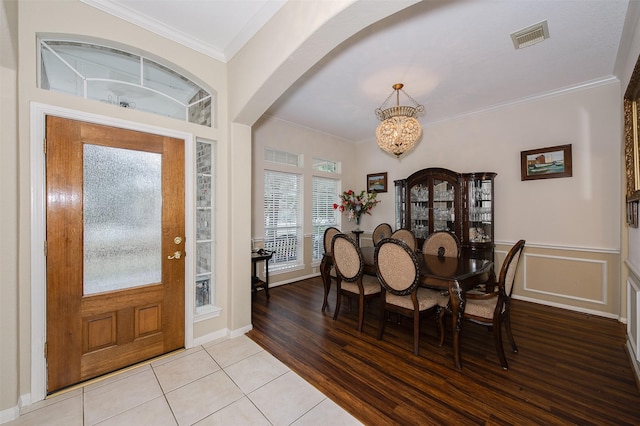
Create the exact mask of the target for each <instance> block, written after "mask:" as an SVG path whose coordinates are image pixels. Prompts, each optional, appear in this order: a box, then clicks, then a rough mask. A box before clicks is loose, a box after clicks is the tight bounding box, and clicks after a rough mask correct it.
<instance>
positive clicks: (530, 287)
mask: <svg viewBox="0 0 640 426" xmlns="http://www.w3.org/2000/svg"><path fill="white" fill-rule="evenodd" d="M510 248H511V245H510V244H507V243H498V244H496V250H495V253H496V255H495V258H496V272H497V271H499V269H498V268H499V267H500V266H501V264H502V260H503V259H504V256H505V254H506V253H507V251H508V250H509V249H510ZM520 262H521V263H520V267H519V270H518V274H517V276H516V282H515V287H514V290H513V297H514V298H516V299H522V300H528V301H531V302H535V303H542V304H544V305H549V306H557V307H560V308H565V309H570V310H574V311H578V312H585V313H589V314H594V315H599V316H604V317H609V318H616V319H620V317H621V310H622V309H623V306H622V304H621V300H622V297H623V296H624V294H623V293H622V291H623V289H624V288H625V285H624V283H623V282H622V281H621V278H620V267H621V260H620V252H619V251H614V250H604V249H588V248H564V247H551V246H541V245H535V244H527V245H525V249H524V254H523V257H522V259H521V261H520Z"/></svg>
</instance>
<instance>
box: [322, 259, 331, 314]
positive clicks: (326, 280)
mask: <svg viewBox="0 0 640 426" xmlns="http://www.w3.org/2000/svg"><path fill="white" fill-rule="evenodd" d="M330 269H331V261H330V260H329V258H328V257H327V256H326V255H325V256H322V261H321V262H320V276H321V277H322V284H323V285H324V300H323V301H322V312H324V311H325V310H326V309H327V307H328V306H329V291H330V290H331V277H330V276H329V271H330Z"/></svg>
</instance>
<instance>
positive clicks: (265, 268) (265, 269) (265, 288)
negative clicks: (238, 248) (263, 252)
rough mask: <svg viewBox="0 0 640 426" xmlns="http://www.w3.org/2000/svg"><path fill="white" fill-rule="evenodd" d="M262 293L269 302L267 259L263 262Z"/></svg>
mask: <svg viewBox="0 0 640 426" xmlns="http://www.w3.org/2000/svg"><path fill="white" fill-rule="evenodd" d="M264 281H265V285H264V292H265V294H266V296H267V300H269V259H266V260H265V261H264Z"/></svg>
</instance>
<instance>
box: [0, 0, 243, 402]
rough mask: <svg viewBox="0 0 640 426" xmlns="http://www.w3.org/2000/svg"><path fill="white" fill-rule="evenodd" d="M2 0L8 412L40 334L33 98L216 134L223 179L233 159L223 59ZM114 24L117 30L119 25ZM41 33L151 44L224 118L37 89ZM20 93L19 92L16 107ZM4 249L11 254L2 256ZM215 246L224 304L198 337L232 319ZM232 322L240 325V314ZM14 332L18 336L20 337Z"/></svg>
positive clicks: (1, 303)
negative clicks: (199, 120) (200, 121)
mask: <svg viewBox="0 0 640 426" xmlns="http://www.w3.org/2000/svg"><path fill="white" fill-rule="evenodd" d="M2 4H3V9H5V10H4V11H3V14H2V17H3V19H8V18H9V17H11V18H12V22H11V24H12V25H10V26H5V25H4V22H3V25H2V29H3V31H5V28H7V29H11V30H12V31H14V32H13V33H12V34H11V35H12V36H13V37H5V34H4V33H3V34H2V58H3V63H2V66H3V67H2V87H3V90H2V106H3V110H2V114H1V120H2V128H3V131H2V132H1V134H2V136H1V137H2V155H1V156H0V161H1V162H2V167H0V169H1V170H0V173H2V179H0V182H2V186H1V187H0V188H1V189H0V190H1V191H2V192H1V195H2V198H3V200H5V201H6V202H7V204H6V205H5V204H3V209H2V215H3V218H2V219H3V220H2V221H0V222H1V223H2V225H0V226H3V235H5V236H8V237H9V238H8V239H7V241H8V242H7V243H6V244H3V245H2V249H0V250H3V251H5V250H7V251H10V253H3V262H1V265H2V266H1V268H2V274H1V276H2V279H1V280H0V282H1V286H2V297H1V298H0V312H2V322H1V324H0V331H1V332H2V337H3V339H2V348H1V350H0V353H1V354H2V359H1V363H0V377H1V379H2V387H1V388H2V391H1V396H0V413H2V414H3V415H6V412H7V411H6V409H9V411H11V410H15V407H16V406H17V401H18V398H22V403H29V401H30V393H31V389H30V386H31V367H32V363H31V361H32V360H31V343H32V341H33V340H32V339H38V338H39V336H32V334H31V315H32V311H31V288H32V285H34V284H37V283H33V282H32V281H31V271H32V268H38V267H42V266H41V265H40V266H38V265H34V264H32V262H31V255H30V253H31V249H32V247H31V246H30V241H31V237H32V235H31V228H30V214H31V213H30V194H31V188H32V187H33V186H34V185H36V183H35V182H31V180H30V173H31V167H32V163H31V160H32V159H31V157H30V151H29V147H30V137H31V131H32V130H33V129H34V128H35V127H34V126H36V123H32V122H30V105H31V103H32V102H37V103H41V104H46V105H49V106H51V107H54V108H65V109H70V110H75V111H80V112H82V113H88V114H95V115H97V116H101V117H106V118H109V119H116V120H123V121H127V122H134V123H140V124H141V125H144V126H153V127H154V128H161V129H168V130H169V131H178V132H182V133H186V134H190V135H192V137H193V141H195V140H196V138H205V139H208V140H213V141H216V156H217V162H216V167H217V171H218V173H219V178H220V180H221V181H223V182H225V181H229V179H228V178H227V175H228V174H229V169H230V161H229V147H228V143H227V139H228V136H227V133H228V127H227V125H226V123H227V121H228V120H227V110H226V105H227V91H226V80H227V75H226V65H225V64H223V63H220V62H218V61H216V60H213V59H211V58H209V57H207V56H205V55H202V54H200V53H197V52H195V51H193V50H191V49H188V48H186V47H184V46H181V45H178V44H176V43H172V42H169V41H167V40H166V39H164V38H161V37H159V36H156V35H153V34H151V33H149V32H147V31H145V30H142V29H141V28H139V27H138V26H135V25H131V24H127V23H125V22H123V21H121V20H118V19H116V18H113V17H112V16H110V15H108V14H106V13H103V12H100V11H98V10H97V9H95V8H93V7H90V6H87V5H85V4H84V3H81V2H80V1H62V2H50V1H29V2H13V1H10V2H8V3H7V2H3V3H2ZM16 12H17V13H16ZM114 28H117V29H118V30H117V31H114ZM37 33H47V34H71V35H79V36H84V37H87V36H90V37H92V38H95V39H104V40H107V41H109V42H110V43H120V44H122V45H123V46H130V47H131V48H133V49H138V50H139V52H138V53H143V52H147V53H148V54H150V55H151V56H155V57H158V58H163V60H164V61H168V62H170V63H173V64H177V65H178V66H179V67H181V71H183V72H184V71H186V72H187V73H188V75H191V76H192V77H193V78H194V79H195V80H197V81H199V82H201V83H203V84H205V85H206V86H208V87H209V88H211V89H212V90H213V91H214V92H215V93H216V95H217V102H216V113H217V117H216V118H217V120H216V122H218V123H222V125H221V126H218V127H217V128H206V127H203V126H198V125H195V124H191V123H186V122H183V121H179V120H174V119H170V118H165V117H162V116H158V115H154V114H148V113H144V112H140V111H136V110H132V109H124V108H118V107H115V106H112V105H108V104H105V103H100V102H95V101H91V100H84V99H81V98H77V97H73V96H68V95H65V94H61V93H55V92H50V91H46V90H41V89H38V88H37V87H36V81H37V78H36V69H37V66H36V60H37V56H38V53H37V52H38V50H37V43H36V34H37ZM5 41H6V42H5ZM10 41H15V42H16V43H17V44H16V45H14V46H11V45H10V44H9V42H10ZM12 47H18V50H17V51H16V50H15V49H12ZM16 52H19V53H16ZM16 55H17V56H16ZM13 58H16V59H17V65H18V66H19V69H20V70H21V72H20V73H19V75H17V78H18V80H17V86H16V84H15V83H13V87H14V88H17V93H16V90H13V91H12V90H11V89H10V87H11V81H12V79H15V75H16V73H15V66H16V63H15V61H12V59H13ZM12 74H13V77H12ZM5 82H6V83H7V84H6V85H5ZM7 88H8V89H9V90H7ZM16 94H18V96H17V108H16ZM12 104H13V105H12ZM5 107H6V108H5ZM216 189H217V191H216V204H217V205H218V206H226V205H228V197H229V190H228V187H227V186H226V185H220V186H218V187H217V188H216ZM18 193H19V194H20V196H18ZM18 218H19V219H18ZM228 218H229V214H228V213H227V210H226V209H224V208H220V209H219V210H218V211H217V214H216V230H217V238H218V241H227V240H228V239H229V233H230V230H229V226H228ZM16 234H17V235H16ZM12 235H13V237H12ZM18 242H19V244H18ZM12 243H13V244H12ZM5 254H6V256H4V255H5ZM216 254H217V261H218V262H219V264H220V268H218V269H216V282H217V283H219V288H218V290H219V292H218V296H219V297H218V299H217V300H216V304H217V306H218V307H220V308H222V315H221V316H219V317H218V318H213V319H209V320H207V321H204V322H200V323H198V324H197V325H188V326H187V327H192V326H193V330H192V334H193V337H194V338H195V339H198V338H199V337H201V336H202V335H205V334H210V333H213V332H215V331H217V330H224V329H228V328H229V327H231V321H230V318H231V315H232V313H233V309H232V306H231V304H230V303H229V294H230V292H229V291H228V286H229V283H230V279H229V275H230V274H229V270H230V268H228V267H227V266H226V263H227V262H229V259H228V257H227V250H225V248H224V247H222V248H217V249H216ZM12 259H13V261H12ZM247 263H248V262H247ZM42 314H44V313H42ZM5 318H7V321H5V320H4V319H5ZM244 322H245V323H244V326H245V327H248V326H249V325H250V324H249V322H250V316H249V315H246V314H245V317H244ZM235 325H236V326H239V325H238V324H237V321H236V324H235ZM16 336H18V341H17V342H16ZM5 337H6V339H5ZM18 357H19V360H20V361H19V365H18V361H17V359H18ZM10 407H14V408H10ZM3 410H5V411H3Z"/></svg>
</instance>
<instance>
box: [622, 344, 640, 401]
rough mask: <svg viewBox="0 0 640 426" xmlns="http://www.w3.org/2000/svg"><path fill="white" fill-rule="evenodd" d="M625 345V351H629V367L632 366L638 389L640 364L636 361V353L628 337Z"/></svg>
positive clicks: (639, 384) (639, 387)
mask: <svg viewBox="0 0 640 426" xmlns="http://www.w3.org/2000/svg"><path fill="white" fill-rule="evenodd" d="M625 346H626V347H627V352H628V353H629V361H630V362H631V367H633V373H634V374H635V376H636V385H637V387H638V389H640V364H639V363H638V359H637V357H636V354H635V353H634V352H633V345H632V344H631V342H630V341H629V339H627V344H626V345H625Z"/></svg>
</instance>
